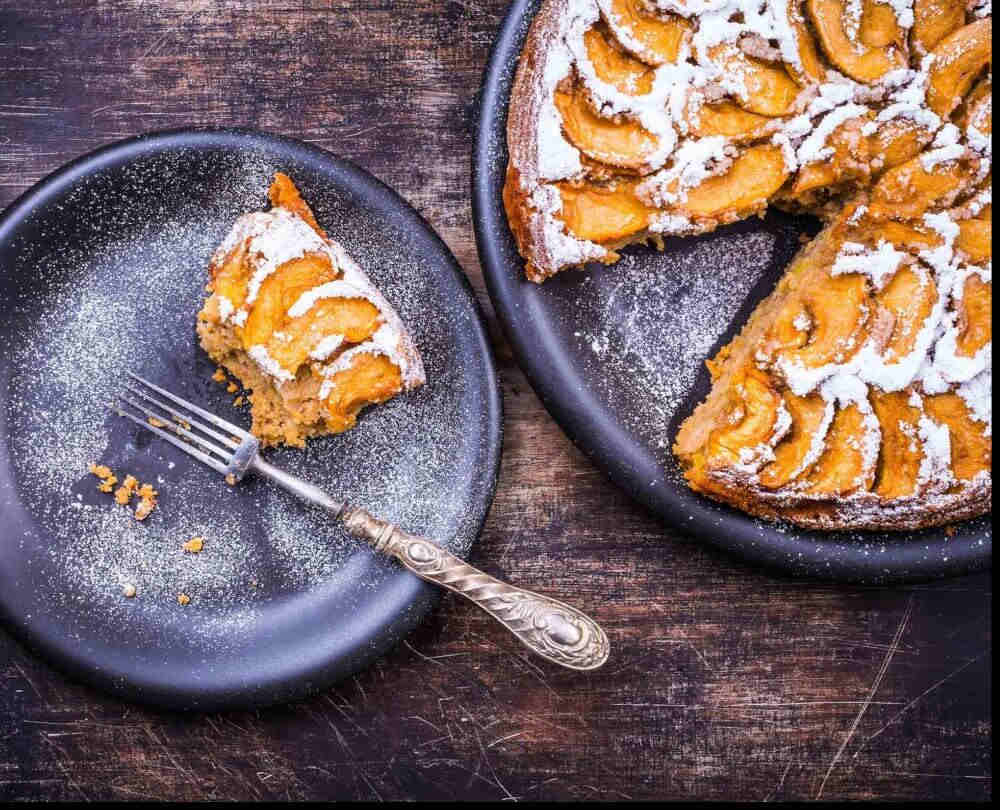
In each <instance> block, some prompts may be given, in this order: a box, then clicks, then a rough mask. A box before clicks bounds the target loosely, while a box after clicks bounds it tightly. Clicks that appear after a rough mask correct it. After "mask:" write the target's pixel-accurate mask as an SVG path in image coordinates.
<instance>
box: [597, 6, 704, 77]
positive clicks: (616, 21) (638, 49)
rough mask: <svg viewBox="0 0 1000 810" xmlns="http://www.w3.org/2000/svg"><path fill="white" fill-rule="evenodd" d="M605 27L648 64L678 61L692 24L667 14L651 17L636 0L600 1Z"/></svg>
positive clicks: (677, 16) (626, 47) (627, 48)
mask: <svg viewBox="0 0 1000 810" xmlns="http://www.w3.org/2000/svg"><path fill="white" fill-rule="evenodd" d="M598 5H599V6H600V7H601V12H602V14H603V15H604V19H605V21H606V22H607V24H608V28H610V29H611V31H612V33H613V34H614V35H615V37H616V38H617V39H618V41H619V42H620V43H621V44H622V46H623V47H624V48H625V49H626V50H629V51H631V52H632V53H633V54H635V56H637V57H639V59H641V60H642V61H643V62H645V63H646V64H648V65H663V64H666V63H668V62H669V63H674V62H676V61H677V60H678V57H679V56H680V53H681V47H682V46H683V45H684V40H685V39H687V37H688V36H689V35H690V33H691V23H689V22H688V21H687V20H686V19H684V18H683V17H681V16H679V15H676V14H670V15H664V16H658V15H657V16H654V15H653V14H651V13H649V12H648V11H647V10H646V9H645V8H644V7H643V5H642V3H641V2H639V0H599V2H598Z"/></svg>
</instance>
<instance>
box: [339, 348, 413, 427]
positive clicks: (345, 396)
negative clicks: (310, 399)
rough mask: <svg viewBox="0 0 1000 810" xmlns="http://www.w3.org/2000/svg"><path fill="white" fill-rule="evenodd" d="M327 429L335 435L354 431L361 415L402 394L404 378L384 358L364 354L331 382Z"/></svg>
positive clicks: (394, 366)
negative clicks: (373, 406) (371, 406)
mask: <svg viewBox="0 0 1000 810" xmlns="http://www.w3.org/2000/svg"><path fill="white" fill-rule="evenodd" d="M328 382H329V386H330V388H329V394H328V395H327V397H326V408H327V419H326V422H327V426H328V427H329V428H330V430H332V431H334V432H335V433H340V432H341V431H344V430H347V429H348V428H351V427H354V424H355V423H356V422H357V419H358V412H359V411H360V410H361V409H362V408H364V407H365V406H366V405H377V404H378V403H380V402H385V401H386V400H387V399H391V398H392V397H394V396H395V395H396V394H398V393H399V392H400V391H402V390H403V378H402V375H401V374H400V373H399V369H398V368H396V365H395V364H394V363H393V362H392V361H391V360H389V358H388V357H386V356H385V355H382V354H368V353H366V352H362V353H360V354H357V355H355V356H354V358H353V359H352V361H351V364H350V365H349V366H348V367H347V368H345V369H343V370H341V371H338V372H337V373H336V374H334V375H332V376H331V377H329V378H328Z"/></svg>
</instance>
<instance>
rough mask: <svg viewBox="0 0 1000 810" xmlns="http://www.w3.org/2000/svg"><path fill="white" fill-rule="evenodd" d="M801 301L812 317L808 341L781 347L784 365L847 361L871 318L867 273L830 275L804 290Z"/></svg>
mask: <svg viewBox="0 0 1000 810" xmlns="http://www.w3.org/2000/svg"><path fill="white" fill-rule="evenodd" d="M802 304H803V306H804V307H805V309H806V310H807V311H808V312H809V314H810V319H811V321H812V323H811V326H810V332H809V341H808V342H807V343H806V344H805V345H804V346H802V347H800V348H788V349H782V350H780V351H779V352H778V353H777V355H778V358H777V359H778V361H779V362H780V363H781V365H782V366H784V365H786V364H791V365H792V366H796V365H802V366H805V367H806V368H819V367H820V366H825V365H827V364H828V363H846V362H847V361H848V360H850V359H851V357H853V356H854V354H855V353H856V352H857V351H858V349H860V348H861V344H862V343H864V339H865V335H866V333H867V325H868V318H869V311H870V309H871V307H870V306H868V285H867V282H866V280H865V277H864V276H861V275H858V274H857V273H848V274H846V275H842V276H830V277H828V278H826V279H824V280H823V282H822V284H817V285H815V286H813V287H811V288H810V289H806V290H804V291H803V293H802Z"/></svg>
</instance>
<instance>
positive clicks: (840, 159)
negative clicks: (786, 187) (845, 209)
mask: <svg viewBox="0 0 1000 810" xmlns="http://www.w3.org/2000/svg"><path fill="white" fill-rule="evenodd" d="M866 123H867V120H866V117H858V118H851V119H848V120H847V121H845V122H844V123H843V124H841V125H840V126H838V127H837V128H836V129H835V130H834V131H833V132H832V133H830V135H829V136H828V137H827V139H826V144H825V148H828V149H830V150H832V154H830V155H829V156H828V157H827V158H825V159H823V160H820V161H814V162H812V163H807V164H806V165H805V166H803V167H802V168H801V169H799V171H798V173H797V174H796V176H795V182H794V183H793V184H792V188H791V193H792V194H803V193H805V192H806V191H811V190H812V189H814V188H820V187H823V186H833V185H836V184H839V183H844V182H846V181H849V180H860V179H864V178H867V177H868V175H869V174H870V172H871V159H870V156H869V152H868V138H866V137H865V136H864V135H863V134H862V130H863V128H864V126H865V124H866Z"/></svg>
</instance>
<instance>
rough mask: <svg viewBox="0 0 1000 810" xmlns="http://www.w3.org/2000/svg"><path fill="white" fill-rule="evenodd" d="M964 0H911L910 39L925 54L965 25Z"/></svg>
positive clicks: (917, 49) (916, 48)
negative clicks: (911, 24) (911, 25)
mask: <svg viewBox="0 0 1000 810" xmlns="http://www.w3.org/2000/svg"><path fill="white" fill-rule="evenodd" d="M965 6H966V0H913V28H911V29H910V37H911V41H912V42H913V44H914V48H915V50H916V51H917V52H918V53H920V54H925V53H927V52H929V51H931V50H933V49H934V46H935V45H937V44H938V43H939V42H940V41H941V40H942V39H944V38H945V37H946V36H948V35H949V34H950V33H952V32H953V31H957V30H958V29H959V28H961V27H962V26H963V25H965Z"/></svg>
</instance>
